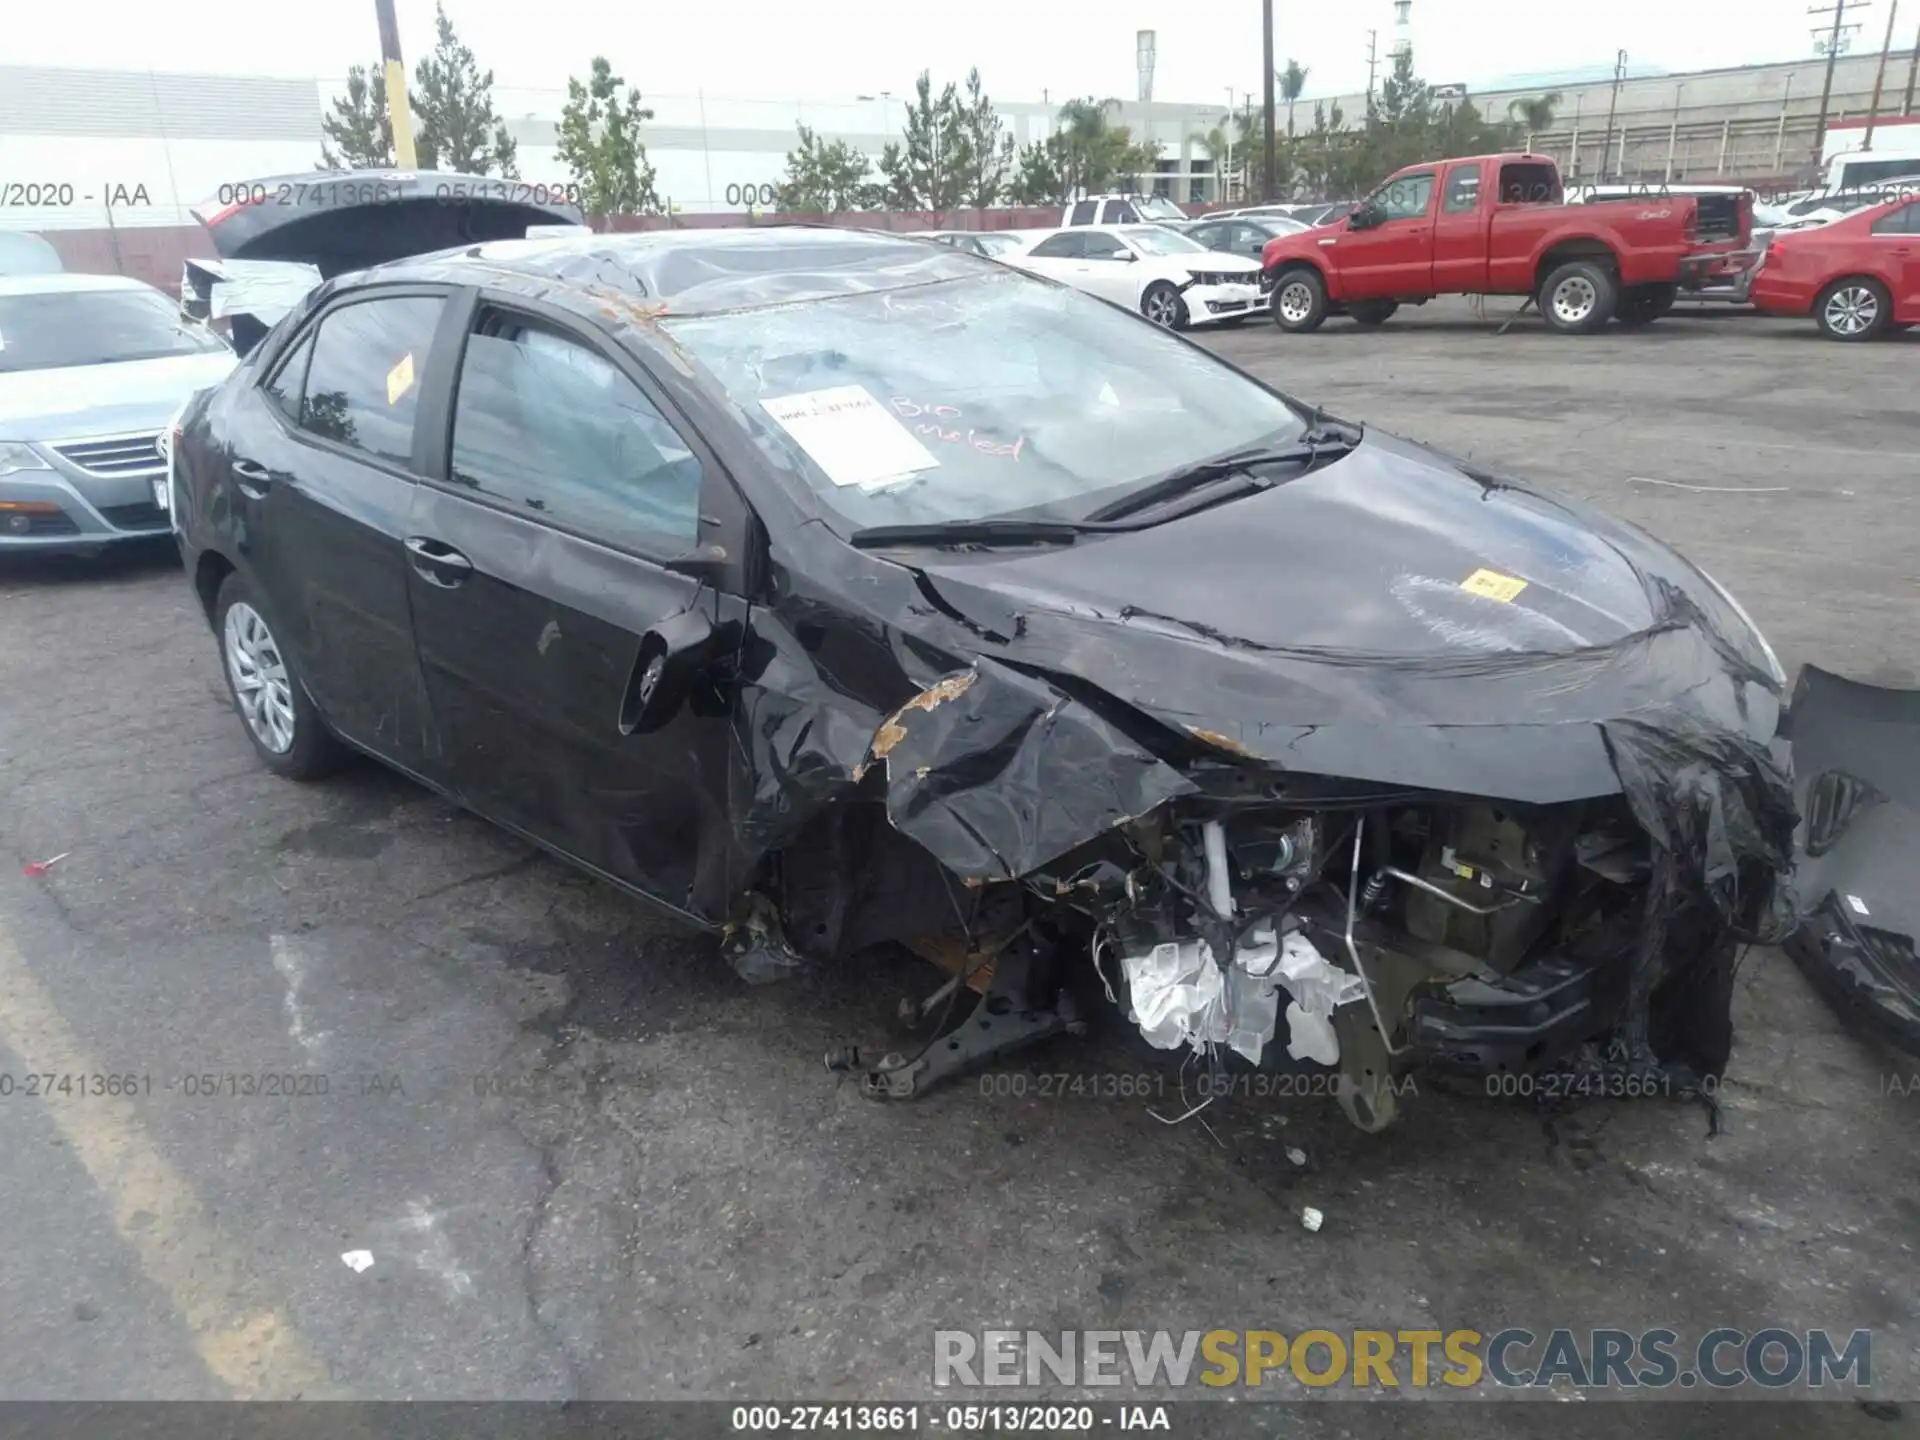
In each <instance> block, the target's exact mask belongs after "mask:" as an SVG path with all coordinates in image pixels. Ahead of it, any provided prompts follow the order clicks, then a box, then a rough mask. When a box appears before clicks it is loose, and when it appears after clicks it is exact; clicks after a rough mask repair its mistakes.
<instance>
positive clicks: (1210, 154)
mask: <svg viewBox="0 0 1920 1440" xmlns="http://www.w3.org/2000/svg"><path fill="white" fill-rule="evenodd" d="M1187 139H1188V141H1189V143H1191V144H1194V145H1198V146H1199V147H1200V148H1201V149H1202V150H1205V151H1206V152H1207V161H1208V163H1209V164H1211V165H1212V166H1213V174H1214V178H1215V179H1216V180H1218V181H1219V182H1220V185H1221V190H1222V193H1223V194H1224V193H1225V187H1226V184H1227V181H1228V175H1227V161H1228V160H1229V159H1231V158H1232V156H1233V144H1234V141H1233V128H1232V121H1231V120H1230V119H1229V118H1228V117H1226V116H1222V117H1221V119H1220V123H1219V124H1218V125H1215V126H1213V127H1212V128H1211V129H1209V130H1208V131H1207V132H1206V133H1205V134H1204V135H1189V136H1188V137H1187Z"/></svg>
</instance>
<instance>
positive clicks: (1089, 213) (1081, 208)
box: [1067, 200, 1100, 225]
mask: <svg viewBox="0 0 1920 1440" xmlns="http://www.w3.org/2000/svg"><path fill="white" fill-rule="evenodd" d="M1099 209H1100V202H1099V201H1097V200H1082V201H1080V202H1079V203H1078V204H1076V205H1075V206H1074V207H1073V217H1072V218H1071V219H1070V220H1068V221H1067V223H1068V224H1069V225H1091V224H1093V222H1094V218H1095V215H1096V212H1098V210H1099Z"/></svg>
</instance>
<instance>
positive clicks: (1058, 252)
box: [1028, 234, 1086, 260]
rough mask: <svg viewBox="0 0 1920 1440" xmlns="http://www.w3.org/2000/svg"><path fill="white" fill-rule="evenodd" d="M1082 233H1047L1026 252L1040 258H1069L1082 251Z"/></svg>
mask: <svg viewBox="0 0 1920 1440" xmlns="http://www.w3.org/2000/svg"><path fill="white" fill-rule="evenodd" d="M1085 238H1086V237H1084V236H1082V235H1073V234H1068V235H1049V236H1048V237H1047V238H1046V239H1044V240H1042V241H1041V242H1040V243H1039V244H1038V245H1036V246H1034V247H1033V249H1032V250H1030V251H1029V252H1028V253H1029V254H1030V255H1033V256H1034V257H1035V258H1037V259H1041V260H1071V259H1073V258H1074V257H1075V256H1077V255H1080V254H1082V253H1083V251H1082V249H1081V242H1082V241H1083V240H1084V239H1085Z"/></svg>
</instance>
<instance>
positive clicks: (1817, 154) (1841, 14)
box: [1807, 0, 1867, 170]
mask: <svg viewBox="0 0 1920 1440" xmlns="http://www.w3.org/2000/svg"><path fill="white" fill-rule="evenodd" d="M1852 3H1853V7H1854V8H1855V9H1856V10H1864V9H1866V7H1867V0H1852ZM1847 4H1848V0H1833V4H1831V5H1827V6H1812V7H1809V9H1808V10H1807V14H1809V15H1831V16H1833V25H1832V27H1831V28H1830V29H1829V30H1828V31H1827V77H1826V79H1825V80H1824V81H1822V82H1821V85H1820V118H1819V120H1818V121H1817V122H1816V123H1815V125H1814V127H1813V166H1814V169H1815V170H1818V169H1819V168H1820V162H1821V161H1822V160H1824V159H1826V157H1827V103H1828V102H1829V101H1830V100H1832V99H1833V67H1834V66H1835V65H1836V64H1838V63H1839V60H1840V32H1841V31H1842V30H1843V29H1845V28H1847V27H1846V26H1844V25H1843V24H1842V23H1841V22H1843V21H1844V20H1845V19H1846V18H1847ZM1853 28H1855V29H1858V28H1859V27H1858V26H1855V27H1853ZM1815 33H1816V34H1817V33H1818V32H1817V31H1816V32H1815Z"/></svg>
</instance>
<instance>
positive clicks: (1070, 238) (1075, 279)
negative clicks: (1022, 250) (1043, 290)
mask: <svg viewBox="0 0 1920 1440" xmlns="http://www.w3.org/2000/svg"><path fill="white" fill-rule="evenodd" d="M1086 240H1087V236H1086V232H1085V231H1084V230H1062V231H1061V232H1060V233H1059V234H1057V235H1049V236H1048V237H1047V238H1046V239H1044V240H1042V241H1041V242H1040V243H1039V244H1037V245H1035V246H1034V247H1033V248H1032V249H1031V250H1029V251H1028V252H1027V253H1026V254H1025V255H1022V256H1020V257H1019V262H1020V268H1021V269H1023V270H1031V271H1032V272H1033V273H1034V274H1036V275H1045V276H1046V277H1047V278H1048V279H1049V280H1059V281H1063V282H1064V283H1066V284H1069V285H1077V284H1078V283H1079V282H1080V278H1081V272H1082V271H1084V270H1085V269H1086V266H1084V265H1083V264H1081V263H1080V259H1081V256H1083V255H1084V254H1085V253H1086V248H1087V246H1086Z"/></svg>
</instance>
